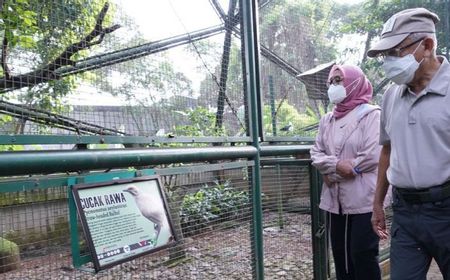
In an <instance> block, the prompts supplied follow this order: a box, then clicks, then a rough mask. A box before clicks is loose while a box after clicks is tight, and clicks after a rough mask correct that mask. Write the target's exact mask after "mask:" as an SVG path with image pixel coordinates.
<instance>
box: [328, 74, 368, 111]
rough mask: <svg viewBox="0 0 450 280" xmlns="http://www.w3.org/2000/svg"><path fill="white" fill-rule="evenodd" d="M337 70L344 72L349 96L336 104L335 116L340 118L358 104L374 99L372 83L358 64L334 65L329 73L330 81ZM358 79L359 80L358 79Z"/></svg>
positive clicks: (345, 85)
mask: <svg viewBox="0 0 450 280" xmlns="http://www.w3.org/2000/svg"><path fill="white" fill-rule="evenodd" d="M336 70H340V71H341V72H342V74H343V76H344V87H345V90H346V92H347V97H346V98H345V99H344V100H343V101H342V102H340V103H338V104H336V106H334V110H333V116H334V117H335V118H336V119H339V118H342V117H343V116H345V115H347V114H348V113H349V112H350V111H351V110H353V109H354V108H355V107H356V106H358V105H360V104H364V103H368V102H369V101H370V100H371V99H372V84H371V83H370V82H369V80H368V79H367V78H366V76H365V75H364V73H363V72H362V70H361V69H360V68H359V67H358V66H353V65H334V66H333V67H332V68H331V71H330V74H329V75H328V81H329V80H330V79H331V77H332V76H333V74H334V72H335V71H336ZM358 79H359V81H357V80H358ZM352 89H353V90H352ZM350 91H351V92H350ZM349 93H350V94H349Z"/></svg>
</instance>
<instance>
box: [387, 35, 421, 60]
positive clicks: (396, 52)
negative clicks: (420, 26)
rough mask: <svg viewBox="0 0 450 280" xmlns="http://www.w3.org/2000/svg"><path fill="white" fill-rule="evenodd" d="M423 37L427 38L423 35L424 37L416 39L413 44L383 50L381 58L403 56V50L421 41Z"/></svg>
mask: <svg viewBox="0 0 450 280" xmlns="http://www.w3.org/2000/svg"><path fill="white" fill-rule="evenodd" d="M423 39H425V37H422V38H420V39H418V40H416V41H414V42H412V43H411V44H408V45H406V46H403V47H400V48H393V49H390V50H387V51H385V52H382V53H380V54H379V57H380V58H383V59H384V58H385V57H386V56H396V57H399V56H401V54H402V52H403V51H404V50H406V49H407V48H409V47H411V46H414V45H415V44H417V43H419V42H420V41H422V40H423Z"/></svg>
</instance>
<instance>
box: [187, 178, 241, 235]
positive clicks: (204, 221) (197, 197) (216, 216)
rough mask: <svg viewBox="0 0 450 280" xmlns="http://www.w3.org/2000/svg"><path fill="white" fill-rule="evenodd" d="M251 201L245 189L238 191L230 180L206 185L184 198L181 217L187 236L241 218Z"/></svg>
mask: <svg viewBox="0 0 450 280" xmlns="http://www.w3.org/2000/svg"><path fill="white" fill-rule="evenodd" d="M249 203H250V199H249V195H248V193H247V192H245V191H237V190H235V189H234V188H233V187H232V186H231V185H230V182H229V181H226V182H225V183H222V184H221V183H219V182H215V183H214V185H213V186H209V185H205V186H204V187H202V188H201V189H200V190H198V191H197V192H195V193H193V194H187V195H185V196H184V198H183V203H182V206H181V212H180V218H181V225H182V228H183V233H184V235H185V236H189V235H192V234H196V233H198V232H200V231H201V230H202V229H204V228H206V227H209V226H211V225H214V224H217V223H220V222H224V221H228V220H235V219H239V218H241V217H242V216H243V215H244V214H245V212H246V209H247V208H248V205H249Z"/></svg>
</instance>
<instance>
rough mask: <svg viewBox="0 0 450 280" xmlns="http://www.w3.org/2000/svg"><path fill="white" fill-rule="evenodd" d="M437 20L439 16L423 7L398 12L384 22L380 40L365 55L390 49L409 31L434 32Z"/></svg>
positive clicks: (373, 55)
mask: <svg viewBox="0 0 450 280" xmlns="http://www.w3.org/2000/svg"><path fill="white" fill-rule="evenodd" d="M437 22H439V17H438V16H437V15H436V14H435V13H432V12H430V11H429V10H427V9H425V8H414V9H407V10H403V11H401V12H398V13H396V14H395V15H393V16H392V17H391V18H389V19H388V20H387V21H386V22H385V23H384V25H383V31H381V40H380V41H378V42H377V43H376V44H375V45H374V46H373V47H372V48H371V49H370V50H369V51H367V56H369V57H375V56H377V55H378V54H379V53H381V52H384V51H386V50H389V49H392V48H393V47H395V46H397V45H398V44H400V43H401V42H402V41H403V40H405V39H406V37H408V35H409V34H411V33H435V32H436V29H435V26H434V25H435V24H436V23H437Z"/></svg>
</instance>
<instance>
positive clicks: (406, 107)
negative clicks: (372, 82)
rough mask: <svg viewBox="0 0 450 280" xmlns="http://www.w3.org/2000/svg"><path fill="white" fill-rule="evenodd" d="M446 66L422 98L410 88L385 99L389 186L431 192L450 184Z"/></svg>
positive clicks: (383, 135)
mask: <svg viewBox="0 0 450 280" xmlns="http://www.w3.org/2000/svg"><path fill="white" fill-rule="evenodd" d="M438 58H439V60H440V61H442V64H441V66H440V68H439V70H438V71H437V72H436V73H435V75H434V77H433V79H432V80H431V81H430V83H429V85H428V86H427V87H426V88H425V89H424V91H423V92H422V93H420V94H419V95H418V96H416V95H414V94H412V93H411V92H410V91H409V89H408V88H407V87H406V85H402V86H397V85H394V86H391V87H390V88H389V89H388V90H387V91H386V93H385V94H384V96H383V106H382V111H381V122H380V126H381V127H380V144H382V145H383V144H388V143H391V158H390V166H389V168H388V171H387V178H388V180H389V182H390V183H391V184H392V185H394V186H396V187H400V188H417V189H421V188H427V187H430V186H435V185H439V184H442V183H444V182H446V181H449V180H450V64H449V62H448V61H447V60H446V59H445V58H444V57H441V56H439V57H438Z"/></svg>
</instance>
